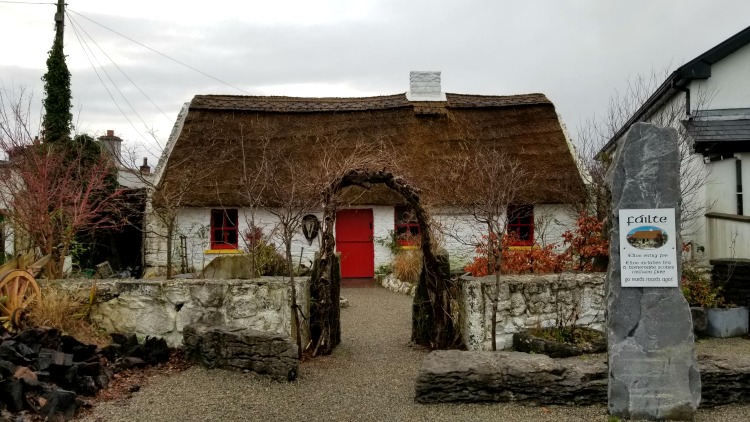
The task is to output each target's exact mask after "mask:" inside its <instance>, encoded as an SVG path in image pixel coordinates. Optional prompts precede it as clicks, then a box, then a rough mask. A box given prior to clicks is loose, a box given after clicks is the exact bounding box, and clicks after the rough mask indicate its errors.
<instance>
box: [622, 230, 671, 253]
mask: <svg viewBox="0 0 750 422" xmlns="http://www.w3.org/2000/svg"><path fill="white" fill-rule="evenodd" d="M627 240H628V243H630V245H631V246H633V247H634V248H638V249H657V248H661V247H662V246H664V244H665V243H667V232H665V231H664V230H662V229H660V228H658V227H654V226H639V227H636V228H634V229H633V230H631V231H629V232H628V235H627Z"/></svg>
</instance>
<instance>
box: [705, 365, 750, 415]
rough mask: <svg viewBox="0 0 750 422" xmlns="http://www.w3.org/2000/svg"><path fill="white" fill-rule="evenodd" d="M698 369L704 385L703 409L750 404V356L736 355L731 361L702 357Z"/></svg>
mask: <svg viewBox="0 0 750 422" xmlns="http://www.w3.org/2000/svg"><path fill="white" fill-rule="evenodd" d="M698 367H699V368H700V371H701V383H702V384H703V390H702V393H701V394H702V397H701V407H714V406H721V405H724V404H731V403H750V356H745V355H734V356H732V358H731V360H730V359H726V358H720V357H716V356H711V355H701V356H698Z"/></svg>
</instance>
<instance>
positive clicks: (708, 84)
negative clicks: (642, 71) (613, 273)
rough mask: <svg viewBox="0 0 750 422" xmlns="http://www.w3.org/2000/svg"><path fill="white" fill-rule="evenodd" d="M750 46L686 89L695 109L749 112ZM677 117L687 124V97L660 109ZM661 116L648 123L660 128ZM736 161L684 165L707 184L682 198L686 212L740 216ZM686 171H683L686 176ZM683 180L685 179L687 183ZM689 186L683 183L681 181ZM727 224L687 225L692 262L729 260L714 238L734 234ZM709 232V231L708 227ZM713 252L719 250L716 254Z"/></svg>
mask: <svg viewBox="0 0 750 422" xmlns="http://www.w3.org/2000/svg"><path fill="white" fill-rule="evenodd" d="M748 75H750V45H746V46H744V47H742V48H741V49H739V50H737V51H736V52H734V53H732V54H731V55H729V56H727V57H725V58H724V59H723V60H721V61H720V62H718V63H715V64H713V65H712V66H711V77H710V78H708V79H704V80H694V81H691V82H690V84H689V85H688V88H689V89H690V100H691V109H692V111H695V110H696V109H700V110H705V109H733V108H750V84H749V83H748V82H747V81H748ZM660 110H661V111H662V112H664V111H665V110H675V111H679V112H680V113H681V114H680V116H681V117H680V119H679V120H684V119H687V118H688V115H687V113H685V94H684V93H677V94H676V95H674V96H673V97H672V98H671V99H670V100H669V101H667V102H666V103H665V104H664V105H663V106H662V107H661V109H660ZM658 115H659V113H655V114H654V115H653V116H652V117H651V118H650V119H649V121H650V122H652V123H659V118H658ZM675 128H676V129H677V130H678V131H683V130H684V129H683V128H682V127H681V125H680V124H679V122H675ZM743 155H744V156H745V157H746V158H750V157H748V155H750V153H745V154H737V156H738V157H740V158H742V156H743ZM734 163H735V160H734V159H733V158H729V159H725V160H721V161H714V162H711V163H708V164H705V163H704V162H703V157H702V156H701V155H697V154H696V155H693V156H692V159H691V160H690V161H689V162H688V163H687V164H686V165H687V166H689V169H690V170H688V172H689V173H691V174H694V175H697V177H699V178H702V179H703V180H705V181H706V183H705V185H704V186H703V187H702V188H701V189H699V190H698V191H696V192H695V194H694V195H693V196H692V197H689V198H688V197H686V198H683V201H684V202H685V203H686V206H691V207H694V208H698V207H703V208H705V210H706V212H719V213H726V214H736V213H737V196H736V193H737V191H736V177H735V171H736V170H735V167H734V166H735V164H734ZM742 172H743V176H742V178H743V181H742V184H743V187H744V190H745V191H746V192H747V191H750V185H748V183H750V159H748V160H745V161H743V163H742ZM684 173H685V171H683V174H684ZM683 179H684V178H683ZM683 183H685V180H683ZM748 206H750V194H746V195H744V198H743V207H744V210H745V212H744V214H745V215H748V214H750V208H748ZM727 224H728V223H725V222H716V221H709V220H708V219H706V218H705V217H702V216H698V217H697V218H695V219H694V220H692V221H685V222H683V230H682V231H683V234H684V237H683V241H685V242H692V243H693V245H694V249H693V252H692V254H693V258H696V259H698V260H699V261H704V262H705V261H706V260H708V259H709V258H712V257H726V256H725V254H726V253H727V247H726V245H725V244H724V243H725V242H724V241H725V240H726V239H724V238H712V237H713V236H723V235H720V234H719V233H721V232H723V231H724V230H725V229H726V230H730V229H729V228H728V227H729V226H728V225H727ZM709 226H710V227H709ZM700 247H703V248H705V253H701V252H699V251H698V249H699V248H700ZM713 248H718V249H717V250H713ZM735 256H737V257H743V258H750V254H748V253H746V254H745V255H735Z"/></svg>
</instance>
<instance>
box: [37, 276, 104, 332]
mask: <svg viewBox="0 0 750 422" xmlns="http://www.w3.org/2000/svg"><path fill="white" fill-rule="evenodd" d="M41 289H42V300H40V301H37V302H35V303H34V304H33V305H32V306H31V307H30V308H29V310H28V314H27V316H26V317H27V323H28V324H30V325H34V326H45V327H53V328H57V329H59V330H60V331H62V332H63V333H64V334H68V335H71V336H73V337H75V338H76V339H78V340H80V341H82V342H85V343H93V344H98V345H100V346H103V345H106V344H107V343H108V342H109V339H108V337H107V336H106V335H105V334H104V333H103V332H101V331H99V330H98V329H97V327H96V326H95V325H93V324H92V323H91V322H89V321H88V313H89V312H88V311H89V309H90V303H93V297H92V296H91V295H92V291H91V290H89V289H77V290H70V289H65V288H62V287H61V286H60V285H59V284H58V283H50V284H46V285H44V286H41ZM93 294H95V291H94V293H93Z"/></svg>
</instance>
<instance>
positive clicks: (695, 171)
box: [576, 68, 715, 235]
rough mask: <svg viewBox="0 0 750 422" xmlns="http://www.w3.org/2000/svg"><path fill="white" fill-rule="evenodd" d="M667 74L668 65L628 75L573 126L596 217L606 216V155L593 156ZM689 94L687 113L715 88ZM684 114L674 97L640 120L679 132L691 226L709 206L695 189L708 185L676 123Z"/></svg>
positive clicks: (685, 214)
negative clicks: (600, 107) (595, 111)
mask: <svg viewBox="0 0 750 422" xmlns="http://www.w3.org/2000/svg"><path fill="white" fill-rule="evenodd" d="M670 73H671V71H670V69H669V68H667V69H665V70H664V71H661V72H658V71H655V70H652V71H651V73H649V74H648V75H637V76H635V77H631V78H629V79H628V81H627V85H626V88H625V89H624V90H623V91H615V93H614V95H613V96H612V97H611V98H610V100H609V105H608V107H607V109H606V110H605V111H604V113H603V114H601V115H595V116H593V117H591V118H589V119H587V120H585V121H583V122H582V123H581V124H579V126H578V130H577V139H576V148H577V152H578V157H579V160H580V162H581V163H582V164H583V166H584V167H585V168H586V170H587V171H588V175H589V177H590V181H589V182H590V190H591V192H590V193H591V203H592V205H593V207H594V209H595V210H596V214H597V216H599V217H600V218H602V219H603V217H604V216H605V215H606V214H607V211H606V206H607V205H606V204H608V203H609V200H608V189H607V188H606V185H605V183H604V176H605V174H606V171H607V168H608V166H609V162H610V160H611V157H607V156H597V154H598V153H599V151H600V150H601V149H602V147H604V145H605V144H606V143H607V142H608V141H609V140H610V139H612V138H613V137H614V136H615V134H617V132H618V131H619V130H620V129H621V128H622V127H623V126H624V125H625V124H626V122H628V120H629V119H630V118H631V117H632V116H633V115H634V114H635V113H636V112H637V111H638V109H639V108H641V106H643V105H644V104H645V103H646V101H647V100H648V99H649V98H650V97H651V95H652V94H653V93H655V92H656V91H657V89H658V88H659V87H660V86H661V84H662V83H663V82H664V81H665V80H667V79H668V78H669V76H670ZM690 95H691V100H690V102H691V103H690V107H691V109H692V110H691V112H692V111H695V110H702V109H706V108H707V107H708V106H709V105H710V103H711V101H712V99H713V97H714V95H715V92H714V91H709V90H701V89H698V90H693V91H691V93H690ZM686 118H687V116H686V100H685V96H684V95H677V96H675V97H674V99H673V100H672V101H668V102H666V103H664V104H663V105H661V106H660V107H659V108H658V110H655V111H653V112H652V114H650V115H647V116H645V121H648V122H651V123H654V124H657V125H661V126H667V127H674V128H675V129H676V130H677V132H678V135H679V141H680V145H679V149H680V157H681V166H680V184H681V186H680V188H681V193H682V198H683V204H682V207H681V221H682V222H683V228H686V227H690V223H691V222H692V221H694V220H695V219H696V217H699V216H701V215H703V214H704V213H705V212H706V210H707V209H708V208H710V204H707V203H703V202H701V201H700V198H701V195H700V193H701V191H702V190H703V189H704V187H705V186H706V183H707V180H706V179H707V177H706V176H707V174H706V169H705V167H704V166H703V165H702V160H701V158H700V157H698V156H696V155H695V154H693V151H692V147H691V142H690V139H689V135H688V134H687V132H686V131H685V128H684V127H683V126H682V125H681V121H682V120H685V119H686ZM683 234H684V235H685V234H689V233H683Z"/></svg>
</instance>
